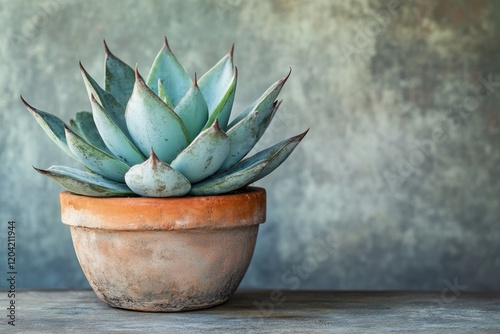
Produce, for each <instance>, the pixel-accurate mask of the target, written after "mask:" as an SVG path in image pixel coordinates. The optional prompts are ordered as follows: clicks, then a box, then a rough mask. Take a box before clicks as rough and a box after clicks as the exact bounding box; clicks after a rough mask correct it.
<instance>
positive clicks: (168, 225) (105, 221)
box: [59, 187, 266, 231]
mask: <svg viewBox="0 0 500 334" xmlns="http://www.w3.org/2000/svg"><path fill="white" fill-rule="evenodd" d="M59 197H60V202H61V219H62V222H63V224H65V225H69V226H72V227H81V228H93V229H103V230H121V231H141V230H147V231H151V230H154V231H157V230H158V231H163V230H168V231H173V230H194V229H200V230H207V229H224V228H235V227H242V226H249V225H257V224H262V223H264V222H265V220H266V191H265V189H263V188H260V187H247V188H245V189H244V190H241V191H238V192H236V193H229V194H222V195H214V196H192V197H175V198H151V197H90V196H83V195H76V194H73V193H71V192H68V191H63V192H61V193H60V196H59Z"/></svg>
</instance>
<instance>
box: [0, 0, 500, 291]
mask: <svg viewBox="0 0 500 334" xmlns="http://www.w3.org/2000/svg"><path fill="white" fill-rule="evenodd" d="M499 24H500V2H497V1H495V0H489V1H486V0H484V1H445V0H442V1H382V0H380V1H365V0H358V1H327V0H324V1H320V0H317V1H298V0H295V1H294V0H273V1H243V0H217V1H201V0H200V1H195V0H189V1H165V0H163V1H159V0H158V1H131V0H129V1H102V0H100V1H95V0H92V1H69V0H41V1H7V0H3V1H0V29H1V31H2V33H1V34H0V35H1V36H0V92H1V99H0V127H1V132H0V141H1V151H0V161H1V165H0V166H1V168H0V178H1V179H0V182H1V191H0V203H1V211H0V223H1V224H0V226H2V227H1V228H0V240H2V247H1V249H0V262H1V263H2V264H1V265H0V267H1V268H5V262H6V256H5V252H6V249H5V240H6V233H7V232H6V231H7V229H6V223H7V221H8V220H10V219H14V220H15V221H16V222H17V234H18V237H17V241H18V243H17V248H18V258H17V260H18V272H19V273H18V283H19V286H20V287H25V288H67V287H87V286H88V285H87V283H86V281H85V278H84V277H83V274H82V272H81V271H80V269H79V265H78V263H77V260H76V257H75V254H74V251H73V248H72V244H71V240H70V236H69V230H68V228H67V227H66V226H64V225H62V224H61V223H60V218H59V213H58V210H59V204H58V197H57V196H58V192H59V191H60V188H59V186H58V185H56V184H55V183H53V182H52V181H50V180H49V179H47V178H45V177H42V176H41V175H39V174H37V173H36V172H34V171H33V170H32V168H31V165H35V166H39V167H48V166H50V165H52V164H73V165H74V163H73V162H71V161H70V159H69V158H67V157H66V156H65V155H64V154H63V153H62V152H61V151H60V150H59V149H57V148H56V146H54V145H53V144H52V142H51V141H50V140H49V139H48V138H47V137H46V136H45V134H44V133H43V131H42V130H41V129H40V128H39V127H38V126H37V125H36V123H35V121H34V120H33V119H32V118H31V116H30V115H29V113H28V112H27V111H26V109H24V107H23V106H22V105H21V103H20V101H19V97H18V96H19V94H23V96H24V97H25V98H26V99H27V100H28V101H29V102H31V103H32V104H34V105H35V106H37V107H38V108H40V109H42V110H45V111H50V112H53V113H55V114H57V115H58V116H60V117H61V118H63V119H66V120H67V119H69V118H70V117H71V116H72V115H73V113H74V112H76V111H79V110H88V109H89V102H88V101H87V99H86V93H85V90H84V86H83V83H82V80H81V77H80V72H79V69H78V61H79V60H81V61H82V63H83V64H84V65H85V66H86V68H87V70H88V71H89V72H90V73H91V74H93V75H94V76H96V77H98V78H101V73H102V67H103V57H104V51H103V47H102V39H103V38H106V40H107V42H108V44H109V46H110V48H111V49H112V51H113V52H114V53H115V54H116V55H118V56H119V57H121V58H122V59H123V60H125V61H127V62H128V63H130V64H132V65H134V64H136V63H138V64H139V69H140V70H141V71H142V72H146V71H147V70H149V64H150V63H151V62H152V60H153V59H154V56H155V55H156V53H157V52H158V50H159V49H160V48H161V46H162V39H163V36H164V35H165V34H168V36H169V40H170V45H171V47H172V48H173V50H174V52H175V53H176V55H177V56H178V57H179V58H180V59H181V60H182V61H183V63H184V65H185V67H186V69H187V70H188V72H189V73H194V72H195V71H197V72H198V73H199V74H200V73H202V72H204V71H205V70H207V69H208V68H209V67H210V66H211V65H212V64H214V63H215V62H216V61H217V60H218V59H219V58H220V57H222V56H223V55H224V54H225V53H226V52H227V50H228V49H229V47H230V46H231V43H232V42H235V43H236V51H235V62H236V65H237V66H238V69H239V83H238V90H237V95H236V102H235V108H234V109H235V112H238V111H241V110H242V109H243V108H244V107H245V106H246V105H247V104H249V103H250V102H252V101H253V99H255V98H257V97H258V96H259V95H260V93H261V92H262V91H263V90H264V89H265V88H267V86H268V85H269V84H271V83H272V82H273V81H275V80H276V79H278V78H279V77H281V76H283V75H284V74H285V73H286V72H287V71H288V67H289V66H290V67H292V68H293V73H292V76H291V78H290V80H289V81H288V83H287V85H286V87H285V89H284V91H283V92H282V98H283V99H284V102H283V105H282V108H281V109H280V113H279V114H278V115H277V117H276V118H275V120H274V124H273V125H272V127H271V129H270V130H269V131H268V132H269V133H267V134H266V136H265V137H264V138H263V139H262V143H261V144H259V145H258V148H263V147H264V146H265V145H269V144H272V143H275V142H277V141H279V140H281V139H282V138H284V137H287V136H291V135H294V134H296V133H298V132H300V131H303V130H305V129H306V128H308V127H310V128H311V131H310V133H309V134H308V136H307V137H306V139H305V141H304V142H303V143H302V144H301V145H300V147H299V148H298V149H297V150H296V152H294V154H293V155H292V156H291V158H290V160H289V161H287V162H286V163H285V164H284V165H283V166H282V167H281V168H280V169H279V170H277V171H276V172H275V173H274V174H272V175H270V176H268V177H267V178H266V179H264V180H262V181H261V182H259V184H260V185H262V186H265V187H266V188H267V189H268V195H269V201H268V206H269V211H268V220H267V223H266V224H264V225H263V226H262V229H261V231H260V235H259V241H258V244H257V249H256V252H255V256H254V259H253V262H252V264H251V267H250V269H249V271H248V274H247V276H246V278H245V280H244V282H243V286H244V287H247V288H248V287H259V288H272V287H275V288H281V289H299V288H309V289H327V288H328V289H438V290H442V291H443V292H445V293H446V292H448V293H449V292H450V291H455V292H456V293H458V294H459V291H458V290H456V288H457V287H458V288H459V289H465V286H466V287H467V290H496V289H499V288H500V258H499V255H500V221H499V220H500V205H499V201H500V182H499V179H500V123H499V119H500V118H499V108H498V107H497V105H498V103H499V101H500V99H499V93H500V42H499V41H500V39H499V37H500V29H499ZM145 260H147V259H145ZM2 270H3V269H2ZM3 271H4V270H3ZM1 281H2V282H3V283H2V286H3V284H5V280H3V279H2V280H1ZM454 285H455V290H453V288H454V287H453V286H454ZM457 291H458V292H457ZM448 297H450V296H448ZM451 297H453V295H451Z"/></svg>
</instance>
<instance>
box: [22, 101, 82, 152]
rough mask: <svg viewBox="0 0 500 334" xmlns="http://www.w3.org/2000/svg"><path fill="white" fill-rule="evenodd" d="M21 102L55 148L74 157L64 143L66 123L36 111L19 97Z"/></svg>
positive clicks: (65, 142)
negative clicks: (57, 147)
mask: <svg viewBox="0 0 500 334" xmlns="http://www.w3.org/2000/svg"><path fill="white" fill-rule="evenodd" d="M21 101H22V102H23V103H24V105H25V106H26V108H27V109H28V110H29V112H30V113H31V115H32V116H33V117H34V118H35V120H36V121H37V122H38V124H40V126H41V127H42V129H43V131H45V133H46V134H47V135H48V136H49V138H50V139H52V141H54V142H55V143H56V144H57V146H59V147H60V148H61V149H62V150H63V151H64V152H66V153H67V154H68V155H69V156H70V157H72V158H74V157H75V156H74V155H73V153H72V152H71V150H70V149H69V147H68V143H67V141H66V136H65V133H64V127H65V126H66V127H67V125H66V123H64V122H63V121H62V120H61V119H60V118H59V117H57V116H54V115H52V114H49V113H47V112H45V111H41V110H38V109H36V108H34V107H32V106H31V105H29V104H28V102H26V101H25V100H24V99H23V97H22V96H21Z"/></svg>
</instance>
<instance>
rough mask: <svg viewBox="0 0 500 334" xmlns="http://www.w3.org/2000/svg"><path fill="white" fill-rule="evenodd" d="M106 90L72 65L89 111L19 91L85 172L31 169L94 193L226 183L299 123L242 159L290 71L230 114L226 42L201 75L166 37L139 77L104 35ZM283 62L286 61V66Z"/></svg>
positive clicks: (247, 171) (272, 151) (282, 146)
mask: <svg viewBox="0 0 500 334" xmlns="http://www.w3.org/2000/svg"><path fill="white" fill-rule="evenodd" d="M104 46H105V50H106V59H105V77H104V89H103V88H101V87H100V86H99V85H98V84H97V82H96V81H95V80H94V79H93V78H92V77H91V76H90V75H89V74H88V73H87V71H86V70H85V69H84V68H83V66H82V65H81V63H80V70H81V73H82V76H83V81H84V83H85V86H86V88H87V93H88V96H89V99H90V104H91V106H92V112H89V111H81V112H78V113H76V115H75V116H74V118H73V119H71V120H70V121H69V124H67V123H65V122H64V121H62V120H61V119H60V118H58V117H57V116H55V115H53V114H50V113H47V112H44V111H41V110H38V109H35V108H34V107H32V106H30V105H29V104H28V103H27V102H26V101H25V100H24V99H23V98H22V97H21V100H22V101H23V103H24V104H25V105H26V107H27V108H28V110H29V111H30V112H31V114H32V115H33V117H34V118H35V119H36V120H37V122H38V123H39V124H40V125H41V127H42V128H43V130H44V131H45V132H46V133H47V134H48V136H49V137H50V138H51V139H52V140H53V141H54V142H55V143H56V144H57V145H58V146H59V147H60V148H61V149H63V150H64V151H65V152H66V153H67V154H68V155H70V156H71V157H72V158H74V159H76V160H77V161H79V162H81V163H82V164H83V165H84V166H85V171H83V170H79V169H75V168H71V167H66V166H52V167H49V168H48V169H38V168H35V169H36V170H37V171H38V172H40V173H42V174H44V175H47V176H49V177H50V178H52V179H53V180H55V181H56V182H58V183H59V184H60V185H62V186H63V187H64V188H65V189H67V190H69V191H70V192H73V193H76V194H81V195H87V196H98V197H109V196H134V195H139V196H146V197H173V196H184V195H187V194H189V195H194V196H197V195H215V194H222V193H227V192H231V191H234V190H237V189H240V188H243V187H245V186H246V185H248V184H250V183H253V182H255V181H257V180H258V179H260V178H262V177H264V176H266V175H267V174H269V173H270V172H272V171H273V170H274V169H275V168H277V167H278V166H279V165H280V164H281V163H282V162H283V161H284V160H285V159H286V158H287V157H288V156H289V155H290V154H291V153H292V151H293V150H294V149H295V147H296V146H297V145H298V143H299V142H300V141H301V140H302V138H303V137H304V136H305V135H306V133H307V131H306V132H304V133H302V134H299V135H297V136H294V137H291V138H289V139H286V140H284V141H282V142H280V143H277V144H275V145H274V146H271V147H269V148H268V149H265V150H263V151H261V152H259V153H257V154H255V155H253V156H250V157H247V158H245V156H246V155H247V154H248V153H249V152H250V150H251V149H252V148H253V147H254V146H255V144H256V143H257V141H258V140H259V139H260V138H261V136H262V135H263V133H264V131H265V130H266V129H267V127H268V126H269V123H270V122H271V120H272V119H273V117H274V115H275V114H276V112H277V110H278V108H279V106H280V104H281V102H278V101H277V100H276V98H277V96H278V94H279V93H280V91H281V89H282V87H283V85H284V84H285V82H286V80H287V79H288V77H289V75H290V72H289V73H288V74H287V75H286V76H285V77H284V78H282V79H280V80H278V81H277V82H275V83H274V84H273V85H271V86H270V87H269V88H268V89H267V90H266V91H265V92H264V93H263V94H262V96H261V97H260V98H259V99H257V101H255V102H254V103H253V104H251V105H250V106H249V107H248V108H246V109H245V110H244V111H243V112H242V113H241V114H239V115H238V116H237V117H235V118H234V119H233V120H232V121H231V122H229V120H230V114H231V109H232V106H233V100H234V95H235V91H236V82H237V77H238V71H237V68H236V67H235V66H234V65H233V49H234V45H233V47H231V50H230V51H229V53H228V54H226V55H225V56H224V57H223V58H222V59H221V60H220V61H219V62H218V63H217V64H215V66H213V67H212V68H211V69H210V70H209V71H208V72H206V73H205V74H204V75H203V76H202V77H201V78H200V79H199V80H198V79H197V78H196V74H195V75H194V80H192V79H191V77H190V76H189V75H188V74H187V73H186V71H185V70H184V68H183V67H182V65H181V64H180V63H179V61H178V60H177V58H176V57H175V56H174V54H173V53H172V51H171V49H170V47H169V45H168V42H167V39H166V38H165V44H164V46H163V48H162V49H161V50H160V52H159V53H158V55H157V57H156V59H155V61H154V63H153V65H152V67H151V70H150V72H149V75H148V76H147V79H146V80H145V81H144V79H143V78H142V77H141V75H140V74H139V71H138V69H137V66H136V68H135V70H134V69H132V68H131V67H130V66H128V65H127V64H125V63H124V62H123V61H121V60H120V59H119V58H117V57H116V56H115V55H113V54H112V53H111V52H110V50H109V48H108V46H107V45H106V42H104ZM290 71H291V70H290Z"/></svg>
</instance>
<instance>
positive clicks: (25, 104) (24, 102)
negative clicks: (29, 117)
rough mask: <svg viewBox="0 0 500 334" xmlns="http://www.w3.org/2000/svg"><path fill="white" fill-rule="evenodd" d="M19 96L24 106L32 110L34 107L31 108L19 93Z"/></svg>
mask: <svg viewBox="0 0 500 334" xmlns="http://www.w3.org/2000/svg"><path fill="white" fill-rule="evenodd" d="M19 97H20V98H21V101H22V102H23V104H24V106H25V107H26V108H28V110H30V111H31V110H34V109H35V108H33V107H32V106H31V105H30V104H29V103H28V102H26V100H25V99H24V98H23V96H22V95H19Z"/></svg>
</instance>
